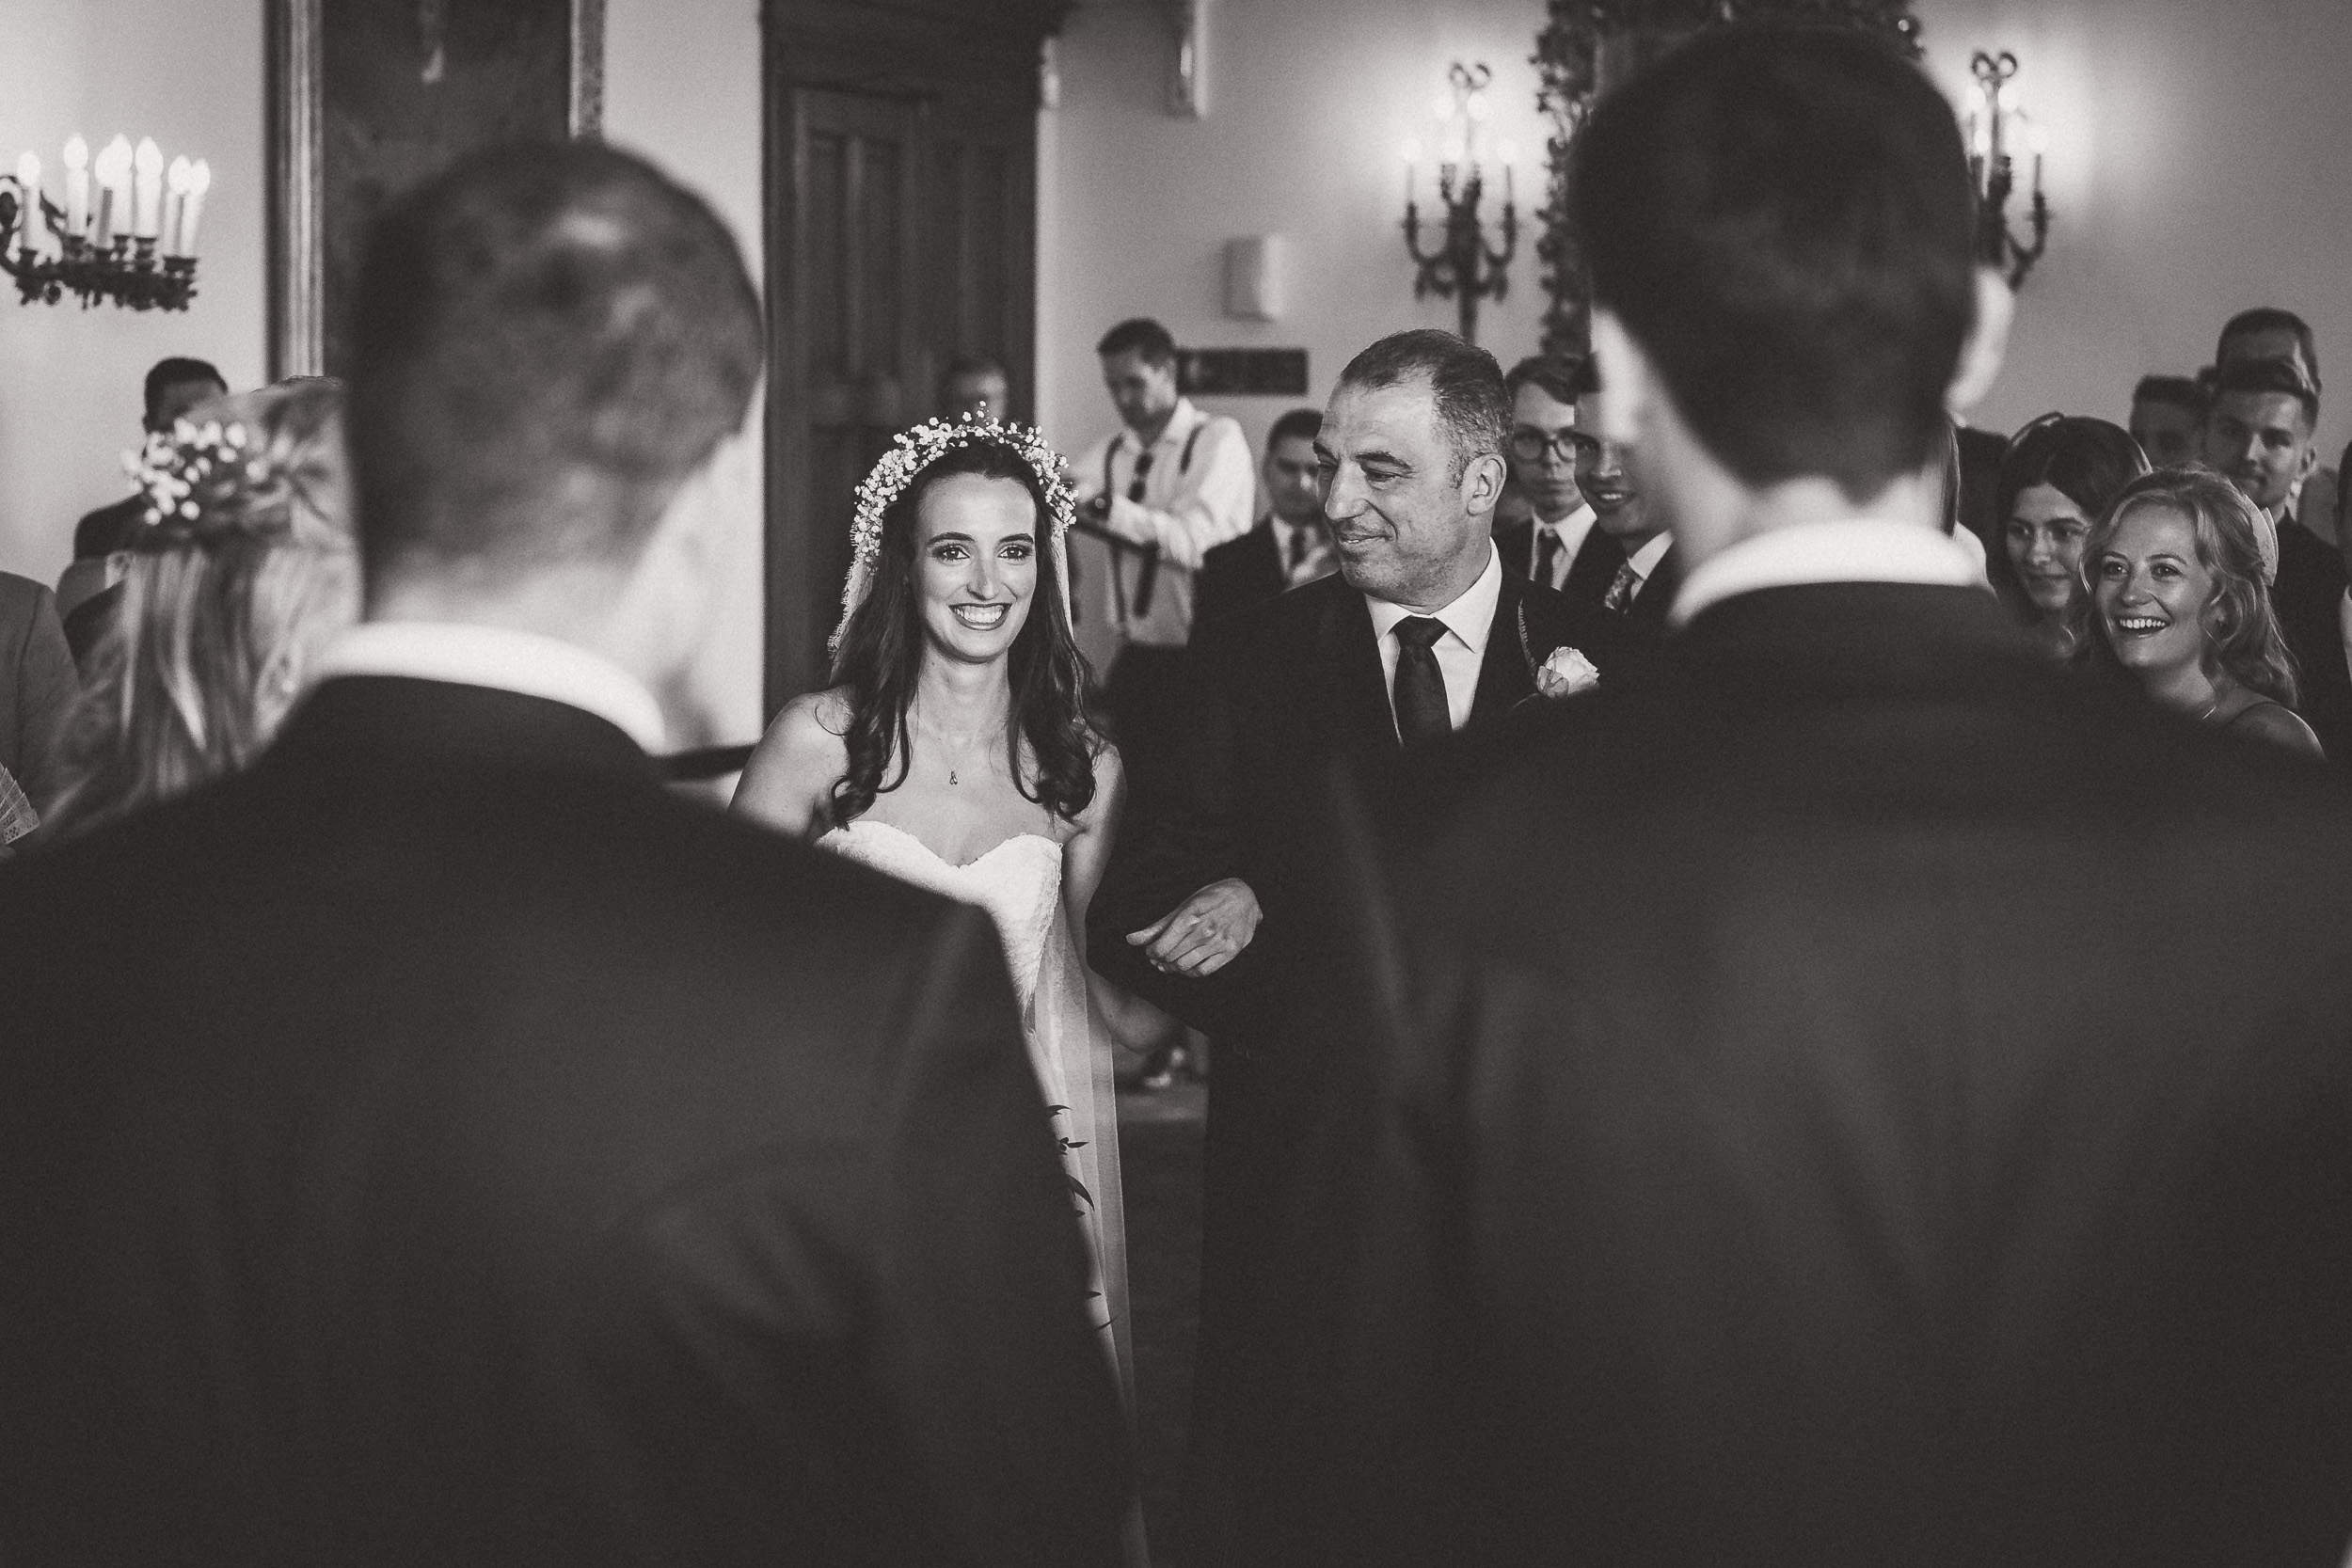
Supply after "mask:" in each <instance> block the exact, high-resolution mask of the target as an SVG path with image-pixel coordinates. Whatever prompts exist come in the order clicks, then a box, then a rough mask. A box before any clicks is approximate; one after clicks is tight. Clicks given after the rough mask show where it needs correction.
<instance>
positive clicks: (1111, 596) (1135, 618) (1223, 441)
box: [1071, 398, 1258, 648]
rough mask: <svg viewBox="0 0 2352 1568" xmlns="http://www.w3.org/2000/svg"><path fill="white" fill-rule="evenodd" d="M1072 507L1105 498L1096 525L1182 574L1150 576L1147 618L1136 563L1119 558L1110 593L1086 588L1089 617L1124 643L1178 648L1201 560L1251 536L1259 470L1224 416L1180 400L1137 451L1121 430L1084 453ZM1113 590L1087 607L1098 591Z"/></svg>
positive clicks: (1185, 634)
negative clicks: (1151, 551)
mask: <svg viewBox="0 0 2352 1568" xmlns="http://www.w3.org/2000/svg"><path fill="white" fill-rule="evenodd" d="M1147 451H1148V452H1149V453H1150V455H1151V459H1152V461H1151V466H1150V467H1147V468H1146V469H1145V470H1144V475H1143V499H1141V500H1136V499H1130V497H1129V496H1128V492H1129V491H1130V490H1132V489H1134V488H1135V479H1136V464H1137V463H1138V461H1140V460H1141V459H1142V458H1143V456H1144V455H1145V453H1146V452H1147ZM1071 474H1072V479H1073V483H1074V486H1075V489H1076V492H1077V495H1078V499H1080V500H1089V499H1092V498H1093V497H1095V496H1108V497H1110V499H1111V504H1110V511H1109V514H1108V515H1106V516H1105V517H1104V519H1103V524H1104V527H1105V528H1107V529H1109V530H1110V531H1111V532H1113V533H1115V534H1117V535H1119V536H1120V538H1121V539H1124V540H1127V541H1128V542H1129V543H1131V544H1136V545H1149V546H1153V547H1155V548H1157V549H1158V550H1159V552H1160V554H1161V555H1162V556H1163V557H1165V558H1166V564H1168V565H1173V566H1178V567H1182V568H1183V570H1181V571H1167V570H1155V571H1154V573H1153V580H1154V587H1153V588H1152V607H1151V610H1149V612H1146V613H1138V612H1137V611H1136V609H1135V602H1136V599H1137V598H1139V597H1140V596H1141V580H1142V574H1143V561H1142V559H1141V557H1139V556H1136V555H1134V554H1131V553H1129V552H1127V551H1124V550H1121V551H1120V552H1119V553H1118V554H1116V555H1114V556H1112V557H1110V561H1111V569H1110V572H1109V573H1108V574H1107V576H1108V577H1109V578H1111V579H1112V581H1111V582H1110V583H1108V584H1106V585H1105V584H1095V583H1093V582H1092V581H1091V579H1089V585H1088V587H1087V589H1086V593H1087V595H1088V599H1089V605H1088V607H1087V608H1088V609H1090V610H1093V611H1094V612H1096V613H1099V614H1102V615H1104V616H1105V617H1106V618H1107V619H1108V620H1110V621H1111V622H1112V623H1113V624H1114V625H1115V626H1117V628H1118V631H1119V637H1120V641H1122V642H1140V643H1143V644H1144V645H1146V646H1148V647H1161V648H1181V647H1183V646H1184V643H1185V641H1187V640H1188V639H1189V638H1190V637H1191V635H1192V574H1193V572H1194V571H1195V570H1197V569H1198V568H1199V567H1200V558H1201V557H1203V556H1205V555H1207V554H1208V553H1209V551H1210V550H1212V549H1214V548H1215V547H1216V546H1219V545H1222V544H1224V543H1225V542H1226V541H1227V540H1229V539H1238V538H1240V537H1241V536H1242V535H1243V534H1245V533H1248V531H1249V525H1250V524H1251V523H1252V522H1254V521H1255V520H1256V513H1255V510H1254V506H1255V502H1256V500H1257V495H1258V470H1257V467H1256V465H1255V464H1253V463H1252V462H1251V461H1250V457H1249V437H1248V436H1245V435H1244V434H1243V433H1242V428H1241V424H1240V422H1239V421H1238V420H1234V419H1233V418H1232V416H1231V415H1227V414H1208V413H1203V412H1202V411H1201V409H1200V407H1199V406H1198V405H1197V404H1194V402H1193V401H1192V399H1190V398H1178V399H1177V400H1176V408H1175V411H1174V412H1173V413H1171V414H1170V415H1169V416H1168V424H1167V426H1166V427H1165V428H1164V429H1162V430H1161V432H1160V434H1159V438H1158V439H1157V440H1155V441H1153V442H1152V444H1151V446H1150V447H1148V448H1147V447H1145V446H1144V444H1143V442H1142V441H1141V439H1140V438H1139V437H1137V436H1136V433H1135V432H1134V431H1132V430H1128V429H1125V428H1121V429H1120V430H1118V431H1116V432H1114V433H1112V434H1111V435H1110V436H1105V437H1104V439H1102V440H1100V441H1097V442H1095V443H1094V445H1093V446H1091V447H1089V448H1088V449H1087V451H1086V452H1085V454H1084V455H1083V456H1081V457H1080V458H1079V459H1078V461H1077V463H1076V464H1075V465H1074V466H1073V468H1072V470H1071ZM1104 586H1107V587H1109V588H1110V589H1111V590H1112V591H1111V592H1108V593H1105V594H1103V595H1102V597H1101V601H1100V603H1099V605H1098V604H1096V603H1094V602H1093V601H1094V600H1095V596H1096V594H1097V592H1098V589H1099V588H1101V587H1104Z"/></svg>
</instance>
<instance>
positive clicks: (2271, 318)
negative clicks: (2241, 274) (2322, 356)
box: [2213, 305, 2319, 391]
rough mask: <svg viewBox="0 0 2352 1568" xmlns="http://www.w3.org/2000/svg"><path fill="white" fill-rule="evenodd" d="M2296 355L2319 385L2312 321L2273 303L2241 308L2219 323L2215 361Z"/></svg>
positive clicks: (2314, 384) (2317, 347)
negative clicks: (2219, 332) (2224, 321)
mask: <svg viewBox="0 0 2352 1568" xmlns="http://www.w3.org/2000/svg"><path fill="white" fill-rule="evenodd" d="M2296 356H2299V357H2300V359H2301V361H2302V368H2303V371H2304V373H2305V374H2307V375H2308V376H2310V377H2311V383H2312V390H2313V391H2317V390H2318V389H2319V339H2318V337H2317V335H2316V334H2314V333H2313V332H2312V325H2311V323H2309V322H2307V321H2305V320H2304V319H2303V318H2302V317H2300V316H2298V315H2296V313H2295V312H2294V311H2292V310H2282V309H2280V308H2279V307H2278V306H2276V305H2259V306H2256V307H2255V308H2254V309H2251V310H2240V311H2239V312H2238V313H2237V314H2236V315H2234V316H2232V317H2231V318H2230V319H2229V321H2228V322H2227V323H2225V324H2224V325H2222V328H2221V337H2220V338H2219V340H2218V341H2216V343H2215V344H2214V351H2213V358H2214V363H2215V364H2216V365H2226V364H2229V363H2230V362H2231V361H2232V360H2233V359H2286V358H2292V357H2296Z"/></svg>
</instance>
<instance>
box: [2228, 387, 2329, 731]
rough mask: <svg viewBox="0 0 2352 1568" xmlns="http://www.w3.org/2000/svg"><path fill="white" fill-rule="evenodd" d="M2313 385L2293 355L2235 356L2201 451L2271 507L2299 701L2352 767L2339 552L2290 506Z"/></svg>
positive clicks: (2311, 455)
mask: <svg viewBox="0 0 2352 1568" xmlns="http://www.w3.org/2000/svg"><path fill="white" fill-rule="evenodd" d="M2318 423H2319V388H2317V386H2316V385H2314V384H2313V383H2312V381H2311V380H2310V379H2308V378H2307V377H2306V376H2305V375H2304V373H2303V372H2302V371H2301V370H2300V369H2299V368H2298V367H2297V366H2296V363H2295V362H2294V361H2292V360H2287V359H2241V360H2233V361H2232V362H2230V363H2228V364H2225V365H2223V366H2222V367H2221V368H2220V369H2219V370H2218V371H2217V372H2215V377H2214V394H2213V404H2212V406H2211V407H2210V408H2209V409H2207V411H2206V414H2205V432H2204V443H2205V461H2206V462H2207V463H2209V464H2211V465H2212V466H2213V467H2216V468H2217V469H2219V470H2220V471H2221V472H2222V473H2225V474H2227V475H2229V476H2230V482H2231V483H2233V484H2235V485H2236V486H2237V487H2238V488H2239V489H2240V490H2242V491H2244V492H2245V494H2246V499H2249V500H2250V501H2252V502H2253V503H2254V504H2255V505H2256V506H2258V507H2261V508H2262V509H2263V511H2264V512H2265V513H2267V514H2268V515H2269V516H2270V518H2271V520H2272V521H2273V523H2274V524H2275V525H2276V527H2277V529H2278V535H2279V573H2278V577H2277V578H2276V580H2274V581H2273V582H2272V583H2271V585H2270V600H2271V604H2272V606H2273V607H2274V608H2275V609H2276V610H2278V612H2279V630H2280V634H2281V635H2282V636H2283V637H2284V638H2285V639H2286V644H2287V649H2288V651H2289V652H2291V653H2293V654H2294V655H2295V666H2296V687H2297V699H2296V708H2297V709H2298V710H2299V711H2300V712H2301V713H2302V715H2303V717H2304V718H2305V719H2306V720H2307V721H2310V723H2311V726H2312V730H2313V731H2315V732H2316V733H2317V734H2318V736H2319V743H2320V744H2321V745H2322V746H2324V747H2326V748H2327V751H2328V760H2329V761H2331V762H2333V763H2335V764H2336V765H2337V766H2338V767H2339V768H2352V664H2347V662H2346V660H2345V657H2344V587H2345V578H2344V562H2343V559H2342V558H2341V557H2340V556H2338V555H2337V553H2336V552H2335V551H2334V550H2332V549H2330V548H2328V546H2327V545H2325V544H2323V543H2321V541H2320V539H2319V537H2318V536H2317V535H2316V534H2314V533H2312V531H2311V530H2309V529H2307V528H2305V527H2304V526H2303V525H2302V523H2301V521H2300V520H2299V519H2298V518H2297V517H2296V511H2295V499H2294V498H2295V486H2296V483H2297V482H2298V481H2300V480H2302V479H2305V478H2306V477H2308V476H2309V475H2310V474H2311V472H2312V469H2313V467H2315V466H2316V464H2317V462H2318V456H2319V453H2318V449H2317V448H2316V447H2314V446H2313V445H2312V434H2313V431H2314V429H2315V427H2316V426H2317V425H2318Z"/></svg>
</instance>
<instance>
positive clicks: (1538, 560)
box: [1527, 501, 1597, 589]
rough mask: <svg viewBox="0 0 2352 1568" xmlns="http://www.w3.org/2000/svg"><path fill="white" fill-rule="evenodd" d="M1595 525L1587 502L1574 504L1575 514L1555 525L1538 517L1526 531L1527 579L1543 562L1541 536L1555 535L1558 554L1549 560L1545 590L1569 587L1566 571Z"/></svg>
mask: <svg viewBox="0 0 2352 1568" xmlns="http://www.w3.org/2000/svg"><path fill="white" fill-rule="evenodd" d="M1595 521H1597V519H1596V518H1595V517H1594V515H1593V508H1592V504H1591V503H1590V502H1588V501H1579V502H1577V503H1576V510H1575V511H1573V512H1571V513H1569V514H1568V515H1566V516H1565V517H1563V518H1561V519H1560V520H1559V521H1558V522H1556V523H1547V522H1545V521H1544V520H1543V519H1542V518H1541V517H1537V518H1535V519H1534V524H1535V526H1534V528H1531V529H1529V530H1528V531H1527V575H1528V577H1529V578H1534V576H1535V568H1536V567H1537V566H1538V565H1540V564H1542V562H1543V559H1544V535H1545V534H1547V533H1552V534H1557V535H1558V536H1559V539H1560V553H1559V554H1558V555H1557V556H1555V557H1553V559H1552V562H1551V580H1550V581H1549V582H1547V583H1545V584H1544V586H1545V587H1547V588H1552V589H1560V588H1565V587H1566V586H1567V585H1568V569H1569V568H1570V567H1572V566H1574V565H1575V564H1576V553H1577V551H1579V550H1581V549H1582V548H1583V547H1584V541H1585V539H1586V538H1587V537H1588V536H1589V535H1590V534H1591V533H1592V531H1593V524H1594V523H1595Z"/></svg>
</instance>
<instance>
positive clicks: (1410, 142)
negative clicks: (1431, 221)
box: [1397, 136, 1421, 207]
mask: <svg viewBox="0 0 2352 1568" xmlns="http://www.w3.org/2000/svg"><path fill="white" fill-rule="evenodd" d="M1397 151H1398V153H1399V154H1400V155H1402V156H1403V158H1404V159H1405V205H1406V206H1407V207H1410V206H1411V205H1412V204H1413V170H1414V168H1415V166H1418V165H1419V164H1420V163H1421V142H1420V140H1419V139H1418V138H1416V137H1413V136H1407V137H1406V138H1405V144H1404V145H1403V146H1402V147H1400V148H1398V149H1397Z"/></svg>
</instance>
